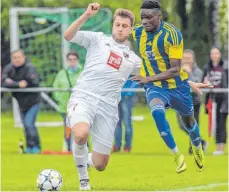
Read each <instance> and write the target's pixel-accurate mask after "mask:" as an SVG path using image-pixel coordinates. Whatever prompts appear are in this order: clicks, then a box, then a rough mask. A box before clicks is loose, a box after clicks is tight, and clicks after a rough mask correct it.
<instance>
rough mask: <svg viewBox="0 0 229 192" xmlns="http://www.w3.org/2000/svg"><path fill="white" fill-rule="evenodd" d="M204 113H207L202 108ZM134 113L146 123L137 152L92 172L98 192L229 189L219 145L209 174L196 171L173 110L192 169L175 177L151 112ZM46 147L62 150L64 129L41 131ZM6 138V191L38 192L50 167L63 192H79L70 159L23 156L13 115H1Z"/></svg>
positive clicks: (138, 133)
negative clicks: (58, 176) (40, 177)
mask: <svg viewBox="0 0 229 192" xmlns="http://www.w3.org/2000/svg"><path fill="white" fill-rule="evenodd" d="M202 111H203V110H202ZM134 114H135V115H144V116H145V120H144V121H139V122H134V140H133V151H132V152H131V153H130V154H125V153H123V152H122V153H116V154H112V155H111V159H110V162H109V165H108V167H107V169H106V170H105V171H104V172H97V171H96V170H94V169H90V173H89V174H90V177H91V186H92V188H93V189H94V190H106V191H113V190H116V191H117V190H129V191H140V190H142V191H143V190H150V191H156V190H163V191H167V190H176V191H177V190H182V191H185V190H189V191H198V190H200V191H228V186H227V184H226V183H227V182H228V154H227V153H226V154H225V155H224V156H218V157H215V156H213V155H212V152H213V151H214V149H215V144H214V141H213V140H211V141H210V145H209V148H208V150H207V153H206V158H205V161H206V167H205V170H204V172H201V173H200V172H197V170H196V167H195V164H194V160H193V158H192V156H190V155H188V153H187V148H188V143H189V141H188V137H187V136H186V135H185V134H184V133H183V132H182V131H180V130H179V128H178V126H177V121H176V116H175V113H174V112H173V111H168V113H167V117H168V119H169V122H170V123H171V129H172V131H173V134H174V137H175V140H176V142H177V145H178V147H179V149H180V150H181V151H182V152H183V153H184V155H185V157H186V163H187V171H186V172H184V173H182V174H180V175H178V174H176V173H175V165H174V162H173V157H172V156H171V154H170V152H169V150H168V149H167V148H166V147H165V145H164V143H163V142H162V140H161V138H160V137H159V134H158V132H157V130H156V127H155V124H154V122H153V120H152V118H151V115H150V113H149V111H148V109H147V108H145V107H138V108H135V109H134ZM57 119H59V120H61V118H60V117H59V115H58V114H57V113H55V114H50V113H40V114H39V120H42V121H45V120H49V121H51V120H57ZM200 126H201V133H202V135H203V136H204V138H207V116H206V115H204V114H203V113H202V114H201V124H200ZM39 130H40V134H41V141H42V147H43V149H50V150H61V149H62V137H63V128H62V127H58V128H42V127H41V128H39ZM1 133H2V135H1V136H2V138H1V146H2V150H1V155H2V159H1V160H2V161H1V165H2V167H1V173H2V177H1V187H2V191H16V190H17V191H37V188H36V177H37V174H38V173H39V172H40V171H41V170H43V169H45V168H52V169H57V170H58V171H59V172H60V173H61V174H62V176H63V186H62V189H61V190H63V191H77V189H78V179H77V173H76V169H75V165H74V162H73V158H72V156H71V155H67V156H57V155H55V156H54V155H20V154H18V143H19V139H20V138H24V137H23V131H22V129H16V128H14V127H13V119H12V113H2V129H1Z"/></svg>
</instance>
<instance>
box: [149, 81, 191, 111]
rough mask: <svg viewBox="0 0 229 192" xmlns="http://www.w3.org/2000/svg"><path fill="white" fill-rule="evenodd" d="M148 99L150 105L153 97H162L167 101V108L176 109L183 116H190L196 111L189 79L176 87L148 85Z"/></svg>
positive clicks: (161, 98) (162, 99)
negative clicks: (167, 87) (165, 87)
mask: <svg viewBox="0 0 229 192" xmlns="http://www.w3.org/2000/svg"><path fill="white" fill-rule="evenodd" d="M146 99H147V103H148V105H149V106H150V101H151V100H152V99H160V100H161V101H163V102H164V103H165V107H166V108H170V107H171V108H172V109H175V110H176V111H177V112H178V113H179V114H180V115H181V116H190V115H192V114H193V111H194V110H193V102H192V96H191V93H190V86H189V84H188V82H187V81H184V82H183V84H182V85H180V86H179V87H177V88H174V89H163V88H160V87H156V86H150V87H147V88H146Z"/></svg>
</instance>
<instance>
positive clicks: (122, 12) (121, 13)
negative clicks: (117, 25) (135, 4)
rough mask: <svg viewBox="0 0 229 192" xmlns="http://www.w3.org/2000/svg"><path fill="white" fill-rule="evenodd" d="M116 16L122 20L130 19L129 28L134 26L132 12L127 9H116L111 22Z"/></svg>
mask: <svg viewBox="0 0 229 192" xmlns="http://www.w3.org/2000/svg"><path fill="white" fill-rule="evenodd" d="M117 16H119V17H123V18H129V19H130V23H131V27H133V26H134V22H135V16H134V14H133V12H132V11H130V10H128V9H121V8H119V9H116V11H115V13H114V17H113V21H114V20H115V18H116V17H117Z"/></svg>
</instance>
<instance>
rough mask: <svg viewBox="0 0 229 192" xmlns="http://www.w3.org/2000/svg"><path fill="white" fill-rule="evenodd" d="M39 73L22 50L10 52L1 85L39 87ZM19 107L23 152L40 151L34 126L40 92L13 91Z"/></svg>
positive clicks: (38, 139)
mask: <svg viewBox="0 0 229 192" xmlns="http://www.w3.org/2000/svg"><path fill="white" fill-rule="evenodd" d="M39 81H40V80H39V75H38V73H37V71H36V68H35V67H34V66H33V65H32V63H30V62H28V60H27V59H26V57H25V54H24V52H23V50H21V49H18V50H16V51H13V52H12V53H11V63H10V64H8V65H7V66H6V67H5V69H4V70H3V74H2V86H3V87H7V88H26V87H29V88H31V87H39ZM12 95H13V97H14V98H16V100H17V101H18V104H19V108H20V114H21V119H22V122H23V125H24V133H25V138H26V149H25V151H24V152H25V153H40V151H41V145H40V137H39V133H38V130H37V128H36V126H35V122H36V117H37V113H38V110H39V103H40V93H38V92H14V93H12Z"/></svg>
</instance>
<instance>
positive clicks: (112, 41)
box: [106, 36, 130, 50]
mask: <svg viewBox="0 0 229 192" xmlns="http://www.w3.org/2000/svg"><path fill="white" fill-rule="evenodd" d="M106 44H108V45H110V46H112V45H117V46H118V47H119V48H123V49H128V50H130V49H129V47H128V46H127V45H125V44H122V43H118V42H116V41H115V40H114V39H113V37H112V36H110V37H109V39H108V40H107V41H106Z"/></svg>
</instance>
